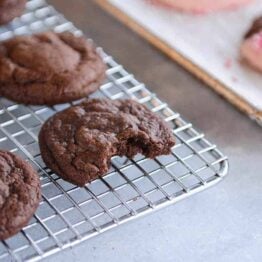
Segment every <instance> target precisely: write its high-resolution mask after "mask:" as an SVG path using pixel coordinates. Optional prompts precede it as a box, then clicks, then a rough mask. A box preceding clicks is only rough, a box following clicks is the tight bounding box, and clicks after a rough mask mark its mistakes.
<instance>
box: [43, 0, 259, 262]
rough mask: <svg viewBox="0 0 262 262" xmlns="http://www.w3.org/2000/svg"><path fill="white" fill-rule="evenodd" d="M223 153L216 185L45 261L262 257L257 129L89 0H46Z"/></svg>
mask: <svg viewBox="0 0 262 262" xmlns="http://www.w3.org/2000/svg"><path fill="white" fill-rule="evenodd" d="M48 2H49V3H51V4H53V5H54V6H55V7H56V8H57V9H58V10H59V11H61V12H62V13H64V14H65V16H66V17H67V18H68V19H69V20H71V21H73V22H74V23H75V24H76V26H78V27H79V28H80V29H82V30H83V31H84V32H85V33H86V34H87V35H88V36H89V37H91V38H93V39H94V40H95V42H96V43H97V44H98V45H101V46H102V47H104V49H105V50H106V51H107V52H108V53H110V54H112V55H113V56H114V57H115V58H116V59H117V61H118V62H120V63H122V64H123V65H124V66H125V67H126V68H127V69H128V70H129V71H131V72H132V73H134V74H135V75H136V77H137V78H138V79H139V80H140V81H142V82H145V83H146V84H147V85H148V86H149V88H150V89H151V90H153V91H154V92H155V93H157V94H158V95H159V96H160V98H162V99H163V100H165V101H166V102H168V103H169V105H170V106H171V107H172V108H174V109H175V110H176V111H179V112H180V113H181V114H182V115H183V116H184V117H185V118H186V119H188V120H189V121H191V122H192V123H193V124H194V125H195V126H196V127H197V128H199V129H200V130H202V131H203V132H204V133H205V134H206V136H207V137H208V138H209V139H210V140H211V141H212V142H214V143H215V144H217V145H218V146H219V148H220V149H221V150H222V151H223V152H224V153H225V154H227V155H228V157H229V160H230V174H229V176H227V177H226V178H225V179H224V180H223V181H222V182H221V183H220V184H218V185H216V186H214V187H212V188H211V189H209V190H207V191H204V192H201V193H199V194H197V195H194V196H192V197H191V198H188V199H186V200H184V201H181V202H179V203H177V204H175V205H172V206H170V207H167V208H165V209H162V210H160V211H158V212H156V213H153V214H151V215H148V216H145V217H143V218H140V219H137V220H134V221H132V222H129V223H127V224H124V225H121V226H119V227H117V228H115V229H113V230H111V231H108V232H106V233H103V234H101V235H99V236H97V237H95V238H92V239H89V240H87V241H85V242H84V243H82V244H80V245H78V246H76V247H74V248H72V249H68V250H65V251H64V252H61V253H59V254H56V255H53V256H52V257H50V258H48V259H46V261H65V262H66V261H96V262H98V261H194V262H195V261H262V248H261V247H262V129H261V127H259V126H257V124H256V123H254V122H252V121H251V120H249V119H248V118H247V117H246V116H245V115H243V114H241V113H240V112H239V111H237V109H235V108H234V107H232V106H231V105H230V104H229V103H227V102H226V101H224V100H223V99H222V98H221V97H219V96H218V95H217V94H216V93H214V92H213V91H211V90H210V89H209V88H207V87H206V86H205V85H204V84H203V83H201V82H200V81H198V80H197V79H195V78H194V77H193V76H191V75H190V74H189V73H187V72H186V71H185V70H183V69H182V68H181V67H180V66H178V65H177V64H175V63H174V62H173V61H171V60H169V59H168V58H167V57H166V56H164V55H163V54H161V53H160V52H159V51H158V50H156V49H155V48H153V47H152V46H151V45H150V44H148V43H147V42H145V41H144V40H143V39H141V38H140V37H138V36H137V35H136V34H134V33H133V32H131V31H130V30H129V29H127V28H126V27H125V26H124V25H121V24H120V23H119V22H117V21H116V20H115V19H113V18H111V17H110V16H109V15H107V14H106V13H104V12H103V11H102V10H101V9H100V8H99V7H97V6H96V5H95V4H94V3H93V2H92V1H87V0H74V1H64V0H49V1H48Z"/></svg>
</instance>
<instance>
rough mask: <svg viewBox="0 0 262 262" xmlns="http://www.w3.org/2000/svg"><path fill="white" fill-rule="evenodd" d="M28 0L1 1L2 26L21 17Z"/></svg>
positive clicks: (0, 17) (0, 15)
mask: <svg viewBox="0 0 262 262" xmlns="http://www.w3.org/2000/svg"><path fill="white" fill-rule="evenodd" d="M25 4H26V0H0V25H3V24H6V23H8V22H10V21H11V20H13V19H14V18H15V17H17V16H20V15H21V14H22V13H23V11H24V9H25Z"/></svg>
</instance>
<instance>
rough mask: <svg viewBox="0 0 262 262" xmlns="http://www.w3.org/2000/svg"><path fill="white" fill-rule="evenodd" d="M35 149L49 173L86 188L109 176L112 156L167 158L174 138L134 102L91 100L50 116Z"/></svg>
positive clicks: (165, 127) (165, 126)
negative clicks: (142, 155)
mask: <svg viewBox="0 0 262 262" xmlns="http://www.w3.org/2000/svg"><path fill="white" fill-rule="evenodd" d="M39 144H40V150H41V154H42V158H43V160H44V162H45V163H46V165H47V166H48V167H49V168H50V169H52V170H53V171H54V172H56V173H57V174H58V175H59V176H61V177H62V178H63V179H65V180H67V181H69V182H71V183H73V184H76V185H79V186H84V185H85V184H86V183H87V182H90V181H92V180H94V179H96V178H98V177H99V176H102V175H104V174H105V173H106V172H107V171H108V169H109V167H110V159H111V157H112V156H115V155H120V156H127V157H129V158H132V157H134V156H135V155H136V154H137V153H141V154H144V155H145V156H146V157H149V158H154V157H156V156H158V155H163V154H169V153H170V150H171V147H172V146H173V145H174V144H175V139H174V136H173V134H172V131H171V130H170V129H169V127H168V126H167V125H166V123H165V122H164V121H163V120H162V119H161V118H160V117H158V116H157V115H155V114H154V113H153V112H151V111H150V110H149V109H147V108H146V107H145V106H143V105H141V104H139V103H137V102H135V101H133V100H118V101H111V100H107V99H91V100H86V101H84V102H83V103H81V104H79V105H76V106H73V107H70V108H68V109H66V110H64V111H62V112H59V113H57V114H55V115H54V116H53V117H51V118H50V119H49V120H48V121H47V122H46V123H45V124H44V125H43V127H42V129H41V131H40V134H39Z"/></svg>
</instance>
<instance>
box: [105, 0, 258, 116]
mask: <svg viewBox="0 0 262 262" xmlns="http://www.w3.org/2000/svg"><path fill="white" fill-rule="evenodd" d="M108 1H109V2H110V3H111V4H113V5H114V6H116V7H117V8H118V9H120V10H121V11H123V12H124V13H126V14H127V15H129V16H130V17H131V18H133V19H135V20H136V21H137V22H138V23H139V24H141V25H142V26H143V27H145V28H146V29H147V30H149V31H150V32H151V33H153V34H154V35H156V36H157V37H158V38H160V39H161V40H163V41H165V42H166V43H167V44H168V45H169V46H171V47H173V48H174V49H175V50H177V51H178V52H180V53H181V54H182V55H184V56H185V57H186V58H189V59H190V60H191V61H192V62H193V63H195V64H197V65H198V66H199V67H201V68H202V69H204V70H205V71H206V72H207V73H208V74H209V75H211V76H213V77H214V78H216V79H218V80H220V81H221V82H222V83H223V84H224V85H226V86H227V87H228V88H229V89H231V90H232V91H233V92H235V93H236V94H238V95H239V96H241V97H242V98H244V99H245V100H246V101H247V102H248V103H249V104H251V105H252V106H253V107H255V108H257V110H258V111H261V110H262V74H259V73H257V72H255V71H253V70H252V69H250V68H249V67H248V66H246V65H244V64H242V63H240V61H239V46H240V43H241V41H242V37H243V35H244V33H245V32H246V30H248V28H249V27H250V25H251V23H252V21H253V20H254V18H255V17H256V16H259V15H262V1H261V0H258V1H256V2H255V3H253V4H251V5H249V6H245V7H243V8H241V9H238V10H234V11H230V12H221V13H216V14H210V15H198V16H196V15H188V14H181V13H179V12H175V11H174V10H166V9H163V8H160V7H156V6H152V5H150V4H148V3H146V2H145V1H143V0H108Z"/></svg>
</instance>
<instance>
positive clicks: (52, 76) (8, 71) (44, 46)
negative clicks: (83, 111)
mask: <svg viewBox="0 0 262 262" xmlns="http://www.w3.org/2000/svg"><path fill="white" fill-rule="evenodd" d="M0 72H1V74H0V95H2V96H5V97H7V98H9V99H11V100H14V101H17V102H21V103H26V104H39V105H40V104H47V105H54V104H59V103H64V102H69V101H73V100H76V99H79V98H82V97H84V96H86V95H88V94H90V93H92V92H94V91H96V90H97V89H98V87H99V85H100V84H101V82H102V81H103V80H104V76H105V65H104V63H103V61H102V59H101V58H100V56H99V55H98V54H97V53H96V50H95V48H94V46H93V45H92V44H91V43H89V42H88V41H87V40H86V39H85V38H84V37H76V36H74V35H73V34H71V33H69V32H65V33H53V32H45V33H41V34H36V35H31V36H19V37H15V38H13V39H11V40H8V41H6V42H2V43H0Z"/></svg>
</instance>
